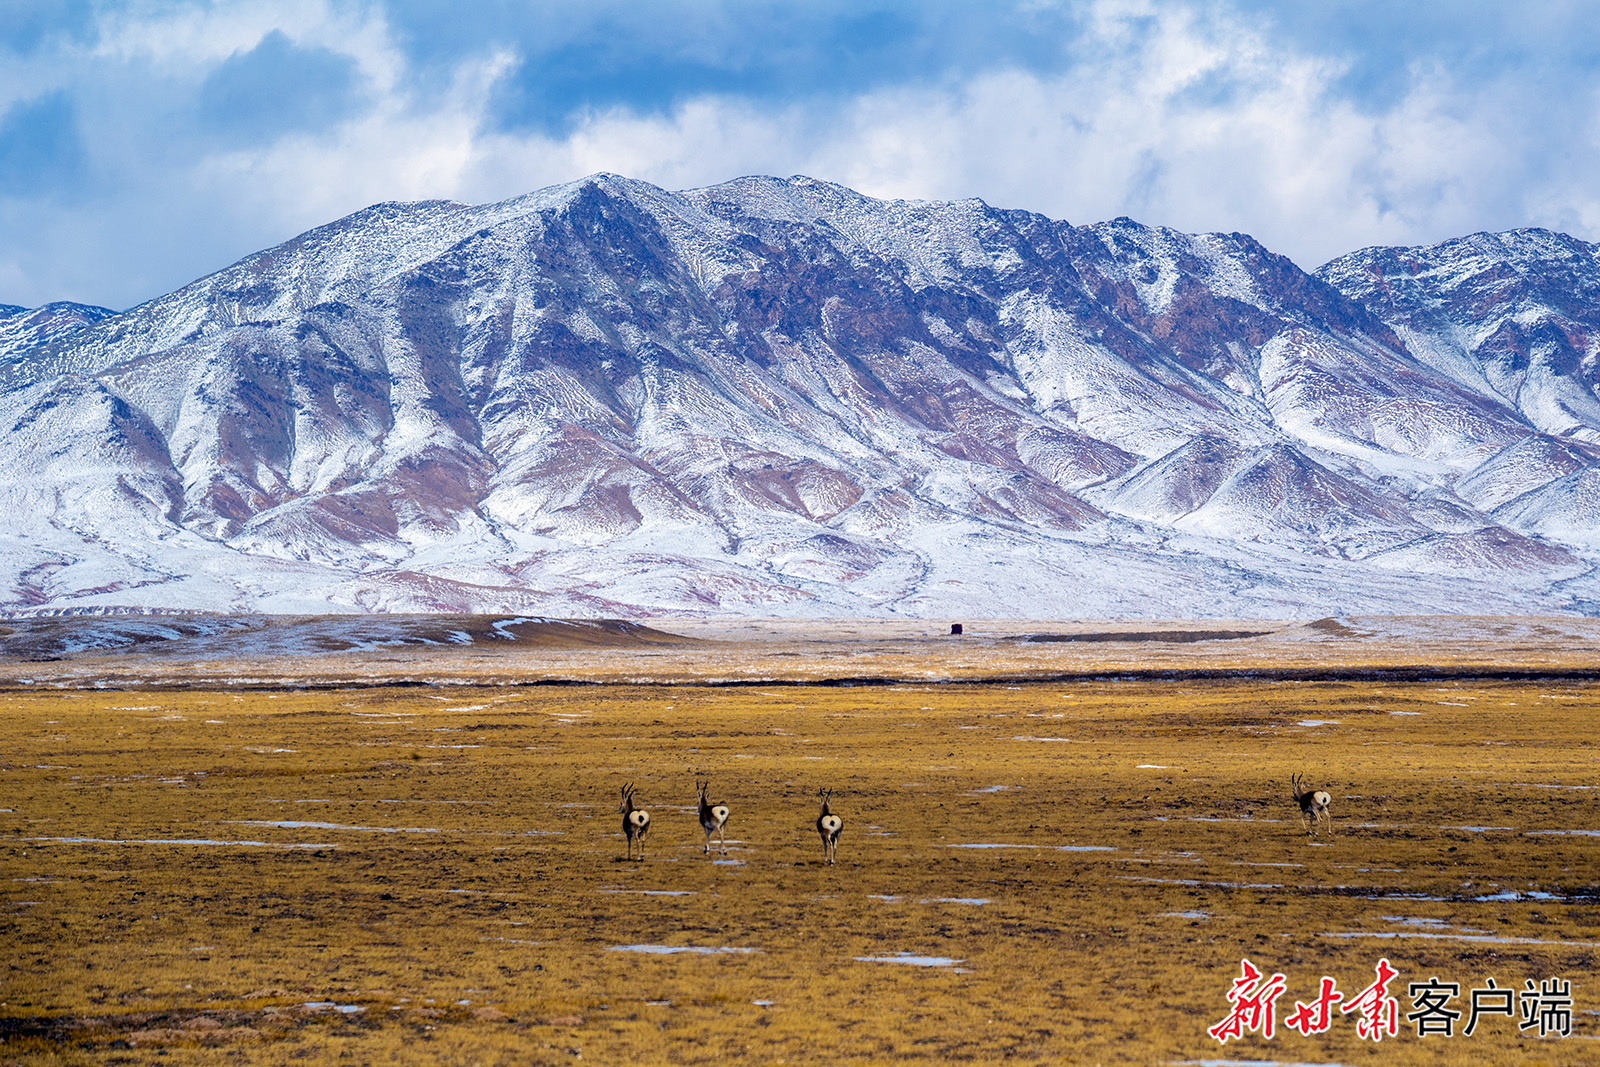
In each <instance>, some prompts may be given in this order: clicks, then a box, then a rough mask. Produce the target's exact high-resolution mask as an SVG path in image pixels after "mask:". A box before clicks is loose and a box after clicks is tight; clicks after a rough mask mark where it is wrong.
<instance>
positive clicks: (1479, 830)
mask: <svg viewBox="0 0 1600 1067" xmlns="http://www.w3.org/2000/svg"><path fill="white" fill-rule="evenodd" d="M1439 829H1441V830H1466V831H1467V832H1469V833H1474V834H1486V833H1488V832H1489V831H1490V830H1515V829H1516V827H1515V826H1441V827H1439Z"/></svg>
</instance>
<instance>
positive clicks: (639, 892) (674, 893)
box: [595, 889, 695, 897]
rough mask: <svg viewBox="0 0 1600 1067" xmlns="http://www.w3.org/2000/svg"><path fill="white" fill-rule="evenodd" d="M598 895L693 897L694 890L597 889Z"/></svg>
mask: <svg viewBox="0 0 1600 1067" xmlns="http://www.w3.org/2000/svg"><path fill="white" fill-rule="evenodd" d="M595 892H596V893H630V894H633V895H635V896H641V897H692V896H694V895H695V890H693V889H596V890H595Z"/></svg>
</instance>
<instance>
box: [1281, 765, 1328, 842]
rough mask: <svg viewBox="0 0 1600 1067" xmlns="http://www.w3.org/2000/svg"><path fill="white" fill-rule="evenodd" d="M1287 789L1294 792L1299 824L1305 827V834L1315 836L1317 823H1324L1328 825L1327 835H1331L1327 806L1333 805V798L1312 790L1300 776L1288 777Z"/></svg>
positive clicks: (1320, 790) (1323, 791)
mask: <svg viewBox="0 0 1600 1067" xmlns="http://www.w3.org/2000/svg"><path fill="white" fill-rule="evenodd" d="M1289 787H1290V788H1291V789H1293V790H1294V800H1295V803H1296V804H1299V805H1300V822H1301V825H1303V826H1306V829H1307V832H1308V833H1309V834H1310V835H1311V836H1312V837H1315V836H1317V823H1318V822H1324V823H1327V825H1328V833H1330V834H1331V833H1333V813H1332V812H1330V811H1329V810H1328V805H1330V804H1332V803H1333V797H1332V796H1330V795H1329V794H1328V793H1327V792H1326V791H1325V790H1322V789H1312V788H1311V787H1310V786H1307V785H1306V784H1305V783H1304V782H1302V781H1301V780H1300V775H1298V774H1295V775H1290V777H1289Z"/></svg>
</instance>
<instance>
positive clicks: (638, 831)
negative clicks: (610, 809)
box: [617, 782, 650, 860]
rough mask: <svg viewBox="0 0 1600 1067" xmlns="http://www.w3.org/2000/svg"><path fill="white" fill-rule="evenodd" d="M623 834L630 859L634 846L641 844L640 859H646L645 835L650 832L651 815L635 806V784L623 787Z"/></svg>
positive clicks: (621, 806) (618, 808)
mask: <svg viewBox="0 0 1600 1067" xmlns="http://www.w3.org/2000/svg"><path fill="white" fill-rule="evenodd" d="M617 810H618V811H620V812H622V832H623V834H624V835H625V836H626V837H627V839H628V858H629V859H630V860H631V859H633V844H634V842H635V841H637V842H638V843H639V858H640V859H644V835H645V834H647V833H649V832H650V813H649V812H648V811H645V810H644V809H642V808H636V807H634V806H633V783H631V782H630V783H628V784H627V785H625V786H623V787H622V803H621V804H619V805H618V806H617Z"/></svg>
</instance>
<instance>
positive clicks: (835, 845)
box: [817, 789, 844, 866]
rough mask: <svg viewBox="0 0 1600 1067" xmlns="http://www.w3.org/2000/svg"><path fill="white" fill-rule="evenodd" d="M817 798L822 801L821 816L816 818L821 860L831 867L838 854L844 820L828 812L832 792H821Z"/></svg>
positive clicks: (825, 790)
mask: <svg viewBox="0 0 1600 1067" xmlns="http://www.w3.org/2000/svg"><path fill="white" fill-rule="evenodd" d="M817 797H818V799H820V800H821V801H822V814H821V815H818V816H817V833H818V835H820V836H821V838H822V858H823V860H825V861H826V862H827V863H828V865H829V866H832V865H833V861H834V860H835V859H836V858H837V857H838V854H839V834H840V833H841V832H842V831H843V830H844V820H843V819H841V818H839V816H837V815H835V814H834V813H833V812H831V811H829V810H828V801H829V800H832V799H833V790H831V789H824V790H821V791H820V792H818V793H817Z"/></svg>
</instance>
